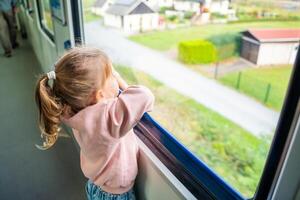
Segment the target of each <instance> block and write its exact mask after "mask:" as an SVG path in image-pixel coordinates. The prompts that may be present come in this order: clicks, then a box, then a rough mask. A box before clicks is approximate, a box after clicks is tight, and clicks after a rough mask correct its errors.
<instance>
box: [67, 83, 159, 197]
mask: <svg viewBox="0 0 300 200" xmlns="http://www.w3.org/2000/svg"><path fill="white" fill-rule="evenodd" d="M153 103H154V96H153V94H152V93H151V91H150V90H149V89H147V88H145V87H142V86H130V87H128V89H126V90H125V91H123V92H122V93H121V94H120V95H119V97H116V98H112V99H109V100H106V101H103V102H99V103H97V104H95V105H91V106H88V107H86V108H84V109H83V110H81V111H80V112H78V113H77V114H76V115H74V116H72V117H70V118H66V117H62V121H63V122H64V123H65V124H66V125H68V126H70V127H71V128H72V130H73V134H74V136H75V138H76V140H77V142H78V144H79V146H80V164H81V169H82V172H83V173H84V175H85V176H86V177H87V178H89V179H90V180H91V181H92V182H94V184H96V185H99V186H100V187H101V188H102V189H103V190H104V191H106V192H109V193H114V194H121V193H124V192H127V191H128V190H129V189H130V188H131V187H132V186H133V184H134V180H135V177H136V175H137V171H138V170H137V154H138V144H137V140H136V135H135V134H134V133H133V130H132V128H133V127H134V126H135V125H136V124H137V122H138V121H139V120H140V119H141V117H142V116H143V114H144V113H145V112H147V111H151V110H152V108H153Z"/></svg>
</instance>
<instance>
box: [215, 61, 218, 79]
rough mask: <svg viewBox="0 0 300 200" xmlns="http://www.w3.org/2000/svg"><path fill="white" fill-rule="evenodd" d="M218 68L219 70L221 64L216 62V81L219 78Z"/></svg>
mask: <svg viewBox="0 0 300 200" xmlns="http://www.w3.org/2000/svg"><path fill="white" fill-rule="evenodd" d="M218 68H219V62H216V68H215V79H217V78H218Z"/></svg>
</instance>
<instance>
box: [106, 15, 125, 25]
mask: <svg viewBox="0 0 300 200" xmlns="http://www.w3.org/2000/svg"><path fill="white" fill-rule="evenodd" d="M104 25H105V26H111V27H115V28H122V18H121V16H118V15H111V14H107V13H106V14H105V15H104Z"/></svg>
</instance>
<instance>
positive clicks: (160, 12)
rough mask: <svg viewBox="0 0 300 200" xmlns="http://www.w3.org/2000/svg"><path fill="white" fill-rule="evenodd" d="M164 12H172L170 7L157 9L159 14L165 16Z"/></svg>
mask: <svg viewBox="0 0 300 200" xmlns="http://www.w3.org/2000/svg"><path fill="white" fill-rule="evenodd" d="M166 10H174V9H173V8H172V7H164V6H163V7H161V8H160V9H159V11H158V12H159V14H165V12H166Z"/></svg>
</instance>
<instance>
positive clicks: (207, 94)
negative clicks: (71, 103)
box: [85, 22, 279, 135]
mask: <svg viewBox="0 0 300 200" xmlns="http://www.w3.org/2000/svg"><path fill="white" fill-rule="evenodd" d="M85 38H86V43H87V44H88V45H90V46H97V47H99V48H101V49H102V50H104V51H105V52H106V53H107V54H108V55H109V56H110V58H111V59H112V60H113V62H114V63H118V64H122V65H126V66H128V67H132V68H135V69H138V70H141V71H143V72H145V73H147V74H149V75H151V76H153V77H154V78H155V79H157V80H159V81H160V82H162V83H164V84H165V85H167V86H168V87H170V88H173V89H175V90H176V91H177V92H179V93H181V94H183V95H185V96H188V97H190V98H192V99H194V100H196V101H197V102H199V103H201V104H203V105H204V106H206V107H208V108H210V109H211V110H214V111H215V112H217V113H219V114H221V115H223V116H224V117H226V118H228V119H230V120H231V121H233V122H235V123H236V124H238V125H240V126H241V127H243V128H244V129H246V130H248V131H249V132H251V133H253V134H254V135H264V134H270V133H273V132H274V129H275V127H276V124H277V121H278V118H279V113H277V112H275V111H273V110H271V109H269V108H266V107H265V106H263V105H262V104H260V103H258V102H257V101H255V100H253V99H251V98H249V97H247V96H245V95H243V94H241V93H239V92H236V91H235V90H233V89H231V88H228V87H226V86H223V85H222V84H219V83H218V82H216V81H215V80H212V79H209V78H206V77H204V76H202V75H200V74H198V73H196V72H193V71H192V70H190V69H188V68H186V67H185V66H184V65H182V64H180V63H178V62H176V61H174V60H172V59H170V58H167V57H166V56H165V55H164V54H162V53H161V52H158V51H155V50H153V49H149V48H147V47H145V46H142V45H140V44H137V43H134V42H132V41H130V40H128V39H126V38H125V37H124V36H122V34H120V33H119V32H118V31H116V30H113V29H107V28H104V27H101V26H100V24H99V22H91V23H88V24H86V26H85Z"/></svg>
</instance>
